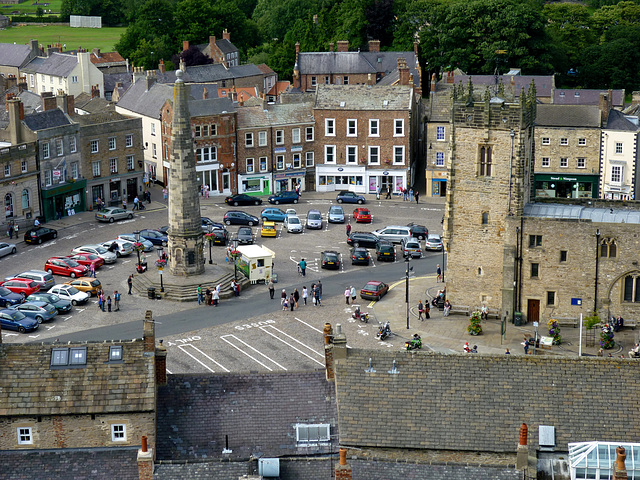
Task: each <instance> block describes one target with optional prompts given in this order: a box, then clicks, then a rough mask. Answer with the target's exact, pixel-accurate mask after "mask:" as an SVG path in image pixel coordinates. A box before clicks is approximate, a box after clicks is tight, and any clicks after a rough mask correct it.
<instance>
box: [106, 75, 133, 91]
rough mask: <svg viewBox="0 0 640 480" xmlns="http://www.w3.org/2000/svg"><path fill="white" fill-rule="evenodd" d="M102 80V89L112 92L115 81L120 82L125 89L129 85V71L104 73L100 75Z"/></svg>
mask: <svg viewBox="0 0 640 480" xmlns="http://www.w3.org/2000/svg"><path fill="white" fill-rule="evenodd" d="M102 77H103V80H104V90H105V92H113V90H114V89H115V88H116V83H118V82H121V83H122V87H123V88H125V89H127V88H129V85H131V74H130V73H127V72H125V73H105V74H103V75H102Z"/></svg>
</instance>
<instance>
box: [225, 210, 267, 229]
mask: <svg viewBox="0 0 640 480" xmlns="http://www.w3.org/2000/svg"><path fill="white" fill-rule="evenodd" d="M224 223H225V224H226V225H249V226H250V227H252V226H254V225H258V224H259V223H260V220H259V219H258V217H255V216H253V215H249V214H248V213H246V212H241V211H240V210H229V211H228V212H227V213H225V214H224Z"/></svg>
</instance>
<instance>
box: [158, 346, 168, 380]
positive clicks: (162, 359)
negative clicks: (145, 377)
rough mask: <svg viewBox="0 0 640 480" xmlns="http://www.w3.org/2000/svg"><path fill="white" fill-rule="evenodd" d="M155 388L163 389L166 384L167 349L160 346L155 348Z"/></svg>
mask: <svg viewBox="0 0 640 480" xmlns="http://www.w3.org/2000/svg"><path fill="white" fill-rule="evenodd" d="M155 363H156V387H163V386H165V385H166V384H167V347H165V346H164V345H162V340H160V345H158V346H157V347H156V362H155Z"/></svg>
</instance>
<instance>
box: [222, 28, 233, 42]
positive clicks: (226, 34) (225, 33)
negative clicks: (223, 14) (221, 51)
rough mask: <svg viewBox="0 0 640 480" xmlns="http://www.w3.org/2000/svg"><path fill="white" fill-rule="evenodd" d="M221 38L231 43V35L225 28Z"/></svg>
mask: <svg viewBox="0 0 640 480" xmlns="http://www.w3.org/2000/svg"><path fill="white" fill-rule="evenodd" d="M222 38H223V39H224V40H229V41H231V34H230V33H229V32H228V31H227V29H226V28H225V29H224V31H223V32H222Z"/></svg>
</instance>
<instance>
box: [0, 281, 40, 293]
mask: <svg viewBox="0 0 640 480" xmlns="http://www.w3.org/2000/svg"><path fill="white" fill-rule="evenodd" d="M0 285H2V286H3V287H6V288H8V289H9V290H11V291H12V292H13V293H17V294H19V295H22V296H23V297H28V296H29V295H31V294H32V293H36V292H39V291H40V285H38V284H37V283H36V282H34V281H33V280H25V279H23V278H10V279H9V280H5V281H4V282H2V283H0Z"/></svg>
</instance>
